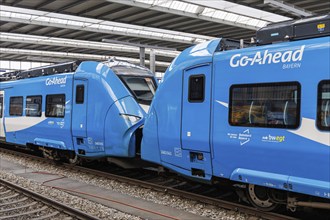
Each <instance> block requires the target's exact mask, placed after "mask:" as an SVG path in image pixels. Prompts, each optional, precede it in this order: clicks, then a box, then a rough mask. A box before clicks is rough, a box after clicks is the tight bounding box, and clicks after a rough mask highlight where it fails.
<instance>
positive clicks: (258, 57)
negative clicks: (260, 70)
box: [230, 45, 305, 67]
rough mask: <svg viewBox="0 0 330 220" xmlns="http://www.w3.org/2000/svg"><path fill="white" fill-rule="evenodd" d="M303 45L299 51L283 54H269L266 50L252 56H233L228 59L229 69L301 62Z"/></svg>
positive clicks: (279, 52) (280, 52)
mask: <svg viewBox="0 0 330 220" xmlns="http://www.w3.org/2000/svg"><path fill="white" fill-rule="evenodd" d="M304 50H305V45H302V46H301V47H300V48H299V49H297V50H295V51H292V50H288V51H285V52H282V51H278V52H275V53H271V52H269V51H268V50H265V51H257V52H256V54H255V55H253V57H252V56H250V57H249V56H242V54H235V55H233V56H232V57H231V59H230V66H231V67H239V66H241V67H243V66H247V65H250V66H253V65H254V64H258V65H263V64H271V63H280V62H281V63H283V65H284V64H285V63H289V62H297V61H301V60H302V58H303V55H304Z"/></svg>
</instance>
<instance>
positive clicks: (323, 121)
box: [317, 80, 330, 131]
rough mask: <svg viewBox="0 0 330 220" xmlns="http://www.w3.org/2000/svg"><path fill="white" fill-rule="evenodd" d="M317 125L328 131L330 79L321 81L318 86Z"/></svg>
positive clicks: (329, 121) (329, 128) (329, 129)
mask: <svg viewBox="0 0 330 220" xmlns="http://www.w3.org/2000/svg"><path fill="white" fill-rule="evenodd" d="M317 127H318V128H319V129H320V130H324V131H330V80H324V81H321V82H320V84H319V86H318V101H317Z"/></svg>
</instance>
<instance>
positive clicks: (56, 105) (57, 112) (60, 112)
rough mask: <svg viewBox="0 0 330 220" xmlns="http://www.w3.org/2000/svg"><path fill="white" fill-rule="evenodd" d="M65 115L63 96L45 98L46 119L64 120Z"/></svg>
mask: <svg viewBox="0 0 330 220" xmlns="http://www.w3.org/2000/svg"><path fill="white" fill-rule="evenodd" d="M64 114H65V95H64V94H58V95H47V96H46V117H55V118H64Z"/></svg>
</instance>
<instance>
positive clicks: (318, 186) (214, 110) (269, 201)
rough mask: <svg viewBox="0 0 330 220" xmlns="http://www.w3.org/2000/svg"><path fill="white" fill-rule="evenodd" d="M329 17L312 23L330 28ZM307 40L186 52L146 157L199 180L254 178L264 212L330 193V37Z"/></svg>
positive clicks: (162, 101) (252, 194)
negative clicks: (297, 197) (296, 196)
mask: <svg viewBox="0 0 330 220" xmlns="http://www.w3.org/2000/svg"><path fill="white" fill-rule="evenodd" d="M314 21H315V20H313V22H314ZM328 21H329V17H328V20H327V21H326V22H328ZM328 23H329V22H328ZM328 23H326V25H325V23H323V22H319V21H317V20H316V21H315V24H313V25H310V27H312V28H315V29H316V32H317V28H318V27H325V26H327V28H328V29H327V32H326V33H325V34H324V35H329V27H328ZM297 24H300V23H299V22H297ZM280 26H281V25H280ZM282 26H283V25H282ZM284 26H285V25H284ZM272 31H274V30H272ZM313 31H314V29H313ZM320 31H324V29H321V30H320ZM269 32H270V31H269ZM274 32H275V33H276V32H277V30H275V31H274ZM270 33H271V32H270ZM320 35H322V33H320ZM307 38H309V39H304V40H295V41H288V42H282V43H276V44H269V45H264V46H255V47H248V48H243V49H233V50H227V48H231V47H232V46H234V45H235V44H234V42H232V41H226V40H224V39H214V40H211V41H209V42H205V43H202V44H199V45H196V46H193V47H190V48H188V49H186V50H184V51H183V52H182V53H181V54H180V55H179V56H178V57H177V58H176V59H175V60H174V61H173V62H172V64H171V65H170V66H169V68H168V69H167V71H166V73H165V78H164V81H163V83H162V84H161V85H160V86H159V88H158V91H157V93H156V95H155V97H154V100H153V102H152V104H151V107H150V110H149V114H148V116H147V119H146V122H145V125H144V130H143V140H142V147H141V149H142V158H143V159H145V160H148V161H151V162H154V163H157V164H161V165H163V166H164V167H167V168H169V169H171V170H174V171H176V172H178V173H180V174H183V175H185V176H187V177H190V178H193V179H195V180H200V181H207V182H217V180H223V179H229V180H232V181H234V182H236V183H243V184H246V185H247V186H248V188H247V193H248V198H250V200H251V202H252V204H254V205H255V206H257V207H258V208H262V209H264V210H270V209H272V208H274V207H276V205H277V203H287V202H288V200H287V196H286V194H285V192H288V193H293V192H297V193H302V194H305V195H311V196H315V197H319V198H325V199H330V133H329V131H330V66H329V60H330V55H329V54H330V43H329V42H330V37H329V36H323V37H322V36H317V37H310V36H308V35H307ZM243 184H241V186H242V187H243V186H244V187H245V185H243ZM238 185H240V184H238ZM288 195H290V194H288ZM288 198H290V199H292V200H291V201H295V200H294V199H293V198H294V196H292V195H291V197H290V196H289V197H288ZM328 202H329V200H328ZM291 204H293V202H291Z"/></svg>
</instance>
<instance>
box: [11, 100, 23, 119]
mask: <svg viewBox="0 0 330 220" xmlns="http://www.w3.org/2000/svg"><path fill="white" fill-rule="evenodd" d="M9 115H11V116H22V115H23V96H19V97H10V103H9Z"/></svg>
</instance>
